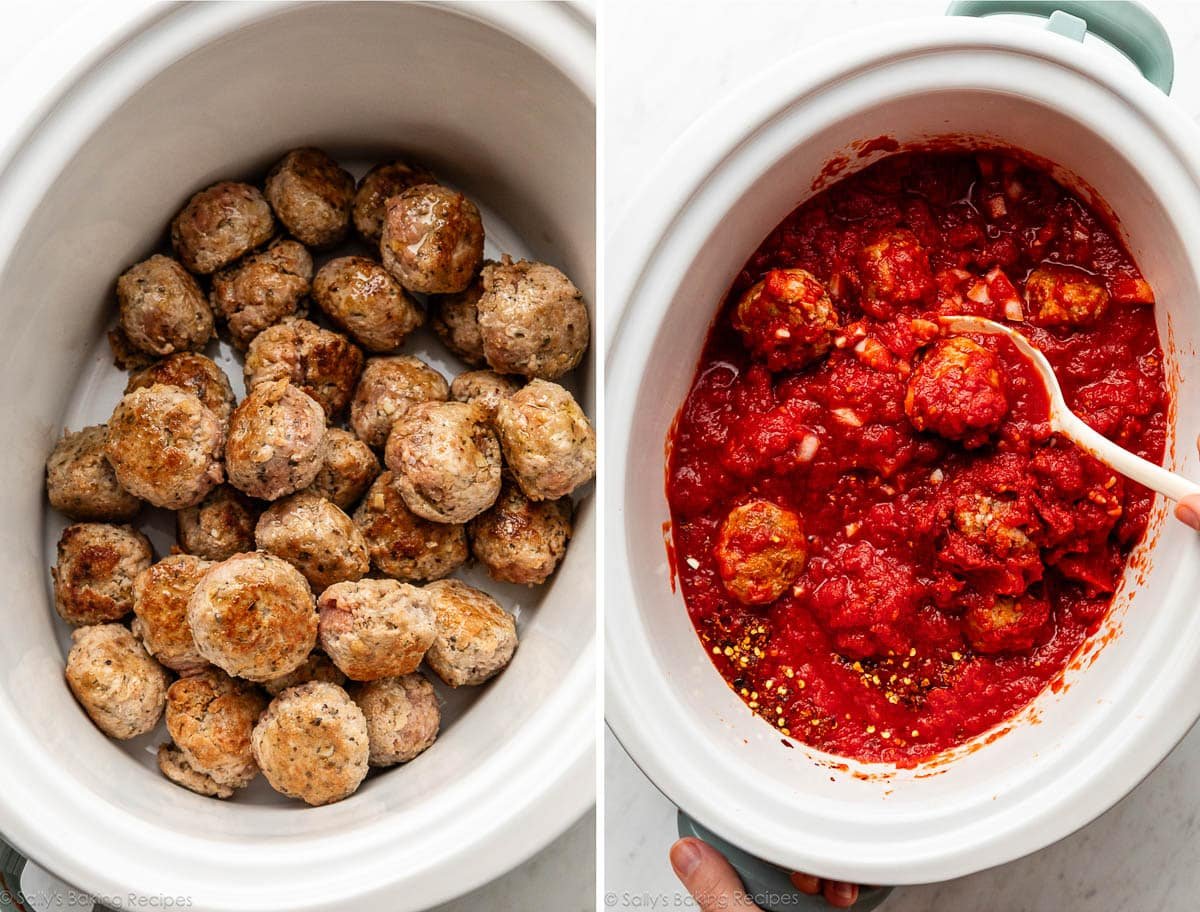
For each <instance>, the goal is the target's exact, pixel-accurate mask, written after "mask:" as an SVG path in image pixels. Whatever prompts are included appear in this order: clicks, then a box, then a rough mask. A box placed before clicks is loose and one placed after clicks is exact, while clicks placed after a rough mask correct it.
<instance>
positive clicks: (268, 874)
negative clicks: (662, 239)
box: [0, 4, 595, 912]
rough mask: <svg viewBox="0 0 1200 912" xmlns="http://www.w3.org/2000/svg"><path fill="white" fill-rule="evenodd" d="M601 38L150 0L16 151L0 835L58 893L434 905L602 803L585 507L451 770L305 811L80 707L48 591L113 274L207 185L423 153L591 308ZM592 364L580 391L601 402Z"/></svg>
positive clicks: (7, 241) (498, 232)
mask: <svg viewBox="0 0 1200 912" xmlns="http://www.w3.org/2000/svg"><path fill="white" fill-rule="evenodd" d="M592 54H593V41H592V35H591V29H590V23H589V22H588V20H587V19H586V17H583V16H581V15H579V14H578V13H577V12H576V11H575V10H573V9H572V8H570V7H566V6H552V5H544V6H543V5H526V4H504V5H498V6H492V5H484V4H465V5H462V6H459V7H456V8H454V9H452V10H451V9H446V8H439V7H435V6H431V5H426V4H405V5H393V4H363V5H358V4H341V5H335V6H322V5H308V6H297V5H291V4H278V5H225V4H204V5H196V6H185V7H182V8H179V7H156V8H154V9H153V10H151V11H150V13H149V14H147V15H146V16H144V17H143V19H142V21H141V22H140V23H139V24H138V26H137V27H136V28H134V29H131V30H130V32H129V33H127V34H125V35H123V36H121V40H119V41H117V42H114V43H112V44H111V45H110V46H109V47H106V48H102V49H100V51H99V52H98V53H97V54H96V55H95V56H94V58H92V59H87V60H83V61H81V63H80V65H79V67H78V68H77V71H76V72H75V73H74V74H73V76H72V79H71V80H68V81H67V83H66V84H65V85H64V87H63V88H64V90H65V92H64V94H63V95H62V96H61V97H58V98H53V97H48V98H46V99H45V104H43V105H41V106H40V107H38V108H36V109H34V114H33V116H31V118H30V119H29V123H30V125H31V126H33V125H36V129H35V130H34V132H33V133H32V134H31V135H29V136H28V137H27V138H26V139H25V140H24V141H23V142H20V143H17V142H13V143H11V144H10V145H9V147H8V148H10V149H13V150H15V155H14V157H13V158H12V160H11V161H8V162H6V163H5V166H4V170H3V171H2V172H0V199H2V200H3V205H2V206H0V306H2V307H4V308H5V312H6V327H7V330H8V338H9V340H10V344H11V346H12V348H11V355H10V356H9V357H7V358H6V359H5V360H4V362H3V364H0V389H3V390H5V392H6V401H8V403H9V406H8V407H7V409H6V417H7V419H8V427H7V431H8V436H9V439H10V441H11V443H10V446H9V448H8V449H6V451H5V456H4V461H3V465H4V468H5V476H6V485H5V487H4V491H3V493H2V494H0V497H2V498H3V509H4V510H5V513H6V515H7V516H8V517H9V519H10V523H9V524H8V525H7V526H6V528H5V529H4V530H3V531H0V567H2V568H3V572H4V575H5V579H6V580H7V581H8V584H9V591H10V592H11V593H14V594H18V593H19V595H17V596H16V597H13V598H10V599H9V600H8V601H7V603H6V605H5V608H4V610H5V611H6V612H8V619H9V623H8V625H7V632H6V635H5V637H4V638H3V639H2V640H0V727H2V728H3V730H4V731H5V735H6V737H5V741H6V745H5V751H4V753H3V755H2V756H0V773H2V774H3V776H4V778H5V780H6V782H8V783H9V786H8V787H7V788H6V789H5V791H4V794H3V795H0V832H3V834H4V835H5V836H6V837H7V838H9V839H10V840H11V841H12V842H13V843H14V844H15V845H17V846H18V847H19V848H21V849H22V850H23V851H25V852H26V853H28V854H29V855H30V856H31V857H34V858H36V859H38V860H39V862H41V863H42V864H43V865H45V866H46V867H47V868H49V869H51V870H52V871H54V872H55V873H56V874H58V875H59V876H61V877H62V878H64V879H65V880H67V881H68V882H70V883H72V884H75V885H77V886H79V887H80V888H82V889H86V890H88V891H90V892H93V893H96V894H100V895H109V896H127V895H129V894H135V895H141V896H147V897H153V896H187V897H190V898H191V904H192V906H193V907H194V908H198V909H213V910H234V909H237V910H256V909H263V910H266V909H271V910H276V912H278V910H290V909H297V910H299V909H306V910H308V909H314V910H315V909H335V908H338V909H342V908H347V907H348V906H350V905H355V906H356V907H358V908H366V909H375V908H378V909H388V910H398V909H416V908H424V907H426V906H428V905H430V904H433V903H435V902H438V901H441V900H444V899H447V898H449V897H451V896H455V895H459V894H461V893H464V892H466V891H468V890H470V889H472V888H473V887H475V886H477V885H479V884H480V883H483V882H485V881H487V880H489V879H491V878H492V877H494V876H496V875H498V874H500V873H502V872H503V871H505V870H508V869H509V868H511V867H512V866H513V865H515V864H517V863H519V862H520V861H522V860H523V859H524V858H526V857H528V856H529V855H530V854H532V853H533V852H535V851H536V850H537V849H538V848H540V847H541V846H542V845H545V844H546V843H547V842H548V841H549V840H550V839H552V838H553V837H554V836H556V835H557V834H558V833H560V832H561V831H562V830H564V829H565V828H566V827H567V826H568V825H570V824H571V823H572V822H573V821H575V820H576V819H577V818H578V817H579V816H580V815H581V814H582V813H583V812H584V811H585V810H586V808H587V807H588V805H589V804H590V803H591V801H592V794H593V791H592V785H593V781H594V780H593V746H592V732H593V728H592V718H593V709H592V707H593V705H594V704H593V697H592V689H593V683H594V658H593V655H594V651H593V618H594V614H593V605H592V600H591V595H590V594H591V591H592V582H591V581H592V576H593V572H594V531H593V523H594V519H593V512H592V508H591V503H590V500H588V501H586V502H585V503H584V504H583V505H582V508H581V510H580V513H579V516H578V523H577V534H576V538H575V540H574V541H573V543H572V547H571V550H570V553H569V555H568V558H567V561H566V562H565V564H564V566H563V567H562V569H561V570H560V572H559V574H558V576H557V577H556V578H555V581H554V583H553V585H552V586H551V587H550V588H548V590H547V591H546V594H545V597H544V598H541V599H540V600H539V598H538V597H537V595H536V594H535V593H530V592H521V593H517V592H516V591H515V590H509V591H506V593H505V595H506V596H508V597H509V598H516V597H519V598H520V599H521V604H520V607H521V615H520V618H521V620H520V623H521V634H522V646H521V649H520V650H519V653H518V657H517V659H515V660H514V663H513V665H512V666H511V667H510V668H509V670H508V671H507V672H506V673H505V674H504V675H502V676H501V677H500V678H499V679H497V680H496V681H495V682H494V683H493V684H492V685H490V686H488V687H487V688H485V689H483V690H482V691H481V692H480V694H479V695H478V697H477V699H475V700H474V701H473V702H472V701H461V702H460V705H459V706H458V708H457V709H456V710H455V711H452V712H451V713H450V714H449V715H450V717H451V720H450V724H449V725H448V726H447V728H446V730H445V732H444V734H443V736H442V737H441V738H440V739H439V741H438V745H437V748H436V749H437V750H438V751H439V752H440V754H439V756H438V759H437V762H436V763H433V762H429V763H425V764H423V765H418V763H414V764H412V765H411V766H410V767H409V768H406V769H404V770H400V771H397V774H396V775H384V776H377V777H373V778H372V779H371V780H370V781H369V782H368V783H366V785H364V787H363V788H362V789H360V791H359V792H358V793H357V794H356V795H355V796H353V797H352V798H351V799H349V800H347V801H345V802H342V803H340V804H338V805H333V806H330V807H327V808H321V809H316V810H308V809H305V808H302V807H300V806H297V805H295V804H292V803H285V802H282V801H277V800H275V799H274V797H273V796H270V795H269V794H267V793H265V792H262V791H260V792H259V793H258V794H257V796H255V799H254V800H251V801H242V802H237V803H218V802H213V801H209V800H206V799H202V798H200V797H198V796H194V795H191V794H189V793H187V792H184V791H183V790H180V789H178V788H176V787H174V786H171V785H170V784H168V783H166V782H165V780H163V779H162V778H161V777H160V776H159V775H158V774H157V772H155V771H154V770H153V769H152V768H151V766H150V764H148V763H146V762H140V763H131V762H130V756H131V754H130V752H129V751H128V750H125V749H123V748H122V747H121V746H118V745H115V744H113V743H111V742H109V741H108V740H107V739H105V738H103V737H102V736H101V735H99V734H98V733H97V732H96V731H95V730H94V728H93V727H92V726H91V725H90V723H89V722H88V721H87V720H86V718H85V717H84V716H83V715H82V713H81V712H80V711H79V709H78V707H77V706H76V705H75V704H74V702H73V700H72V699H71V697H70V695H69V693H68V692H67V690H66V688H65V687H64V686H63V683H62V678H61V674H62V659H63V651H62V647H61V644H60V642H59V641H58V636H57V635H58V634H60V633H61V627H60V626H59V625H58V624H57V622H56V621H55V620H53V611H52V609H51V608H50V607H49V604H48V594H49V593H48V586H47V581H46V575H45V567H46V560H45V553H44V550H43V548H44V545H45V543H46V542H47V541H48V540H49V539H51V538H52V537H53V523H51V524H47V523H46V522H45V513H44V501H43V497H42V495H41V485H42V478H41V474H42V468H41V466H42V463H43V461H44V459H45V454H46V452H47V451H48V449H49V447H50V446H51V445H52V443H53V440H54V439H55V438H56V436H57V434H58V433H59V430H60V428H61V426H62V425H63V423H64V421H68V422H69V423H71V424H72V425H78V424H79V423H81V422H82V421H84V420H95V419H97V418H99V417H102V415H100V414H99V413H100V412H102V411H103V410H104V408H105V406H104V405H102V404H101V400H102V399H103V400H106V401H107V402H108V403H111V401H112V398H113V397H114V396H115V386H114V384H115V380H114V377H115V375H114V374H112V373H111V368H110V367H108V366H107V365H106V364H105V362H104V353H103V351H102V349H101V348H98V347H97V339H98V336H99V333H100V331H101V329H102V328H103V326H104V324H105V323H106V322H107V320H108V319H109V318H110V316H111V312H112V311H111V284H112V281H113V278H114V277H115V275H116V274H117V273H118V272H119V271H121V269H123V268H124V267H125V266H127V265H128V264H129V263H131V262H133V261H134V260H136V259H138V258H139V257H140V256H142V255H144V253H145V251H146V250H147V249H149V248H150V247H152V246H154V244H155V243H157V242H158V241H159V239H160V237H161V233H162V231H163V229H164V226H165V225H166V222H167V221H168V220H169V218H170V216H171V215H172V214H173V212H174V211H176V210H177V209H178V208H179V206H180V205H181V204H182V202H183V201H184V200H185V199H186V198H187V196H188V195H189V194H190V193H191V192H193V191H194V190H195V189H198V188H199V187H202V186H204V185H206V184H207V183H209V182H211V181H213V180H215V179H218V178H220V177H224V176H227V175H231V174H232V175H238V176H241V175H246V176H249V175H253V174H254V173H256V172H261V171H262V170H263V168H264V167H265V166H266V165H268V164H269V163H270V162H271V161H272V160H273V159H274V158H276V157H277V156H278V155H279V154H280V153H281V152H283V151H285V150H286V149H287V148H289V147H292V146H295V145H299V144H303V143H313V144H319V145H323V146H326V147H327V148H329V149H330V151H331V152H333V153H334V154H335V155H338V156H339V157H342V158H345V159H355V160H365V159H367V158H371V157H374V156H376V155H381V154H386V153H389V152H404V153H408V154H411V155H412V156H413V157H415V158H417V159H420V160H424V161H426V162H428V163H429V164H430V165H431V166H432V167H433V168H434V169H435V170H437V171H438V172H439V173H441V174H443V175H445V176H446V177H447V178H448V179H449V180H450V181H451V182H453V183H455V184H457V185H459V186H461V187H463V188H464V189H465V190H466V192H468V193H469V194H471V195H472V196H473V197H475V198H477V199H478V200H479V201H480V203H481V207H482V208H483V209H484V210H485V220H486V221H487V223H488V229H489V233H490V234H491V236H492V238H493V240H494V241H498V242H499V245H498V246H499V247H503V248H509V249H513V250H514V252H524V253H530V254H532V255H535V256H538V257H539V258H542V259H546V260H548V261H550V262H554V263H556V264H558V265H560V266H562V267H563V268H564V269H565V270H566V271H567V272H568V273H569V274H570V275H571V276H572V277H573V278H574V279H575V281H576V282H577V283H578V284H579V285H580V287H581V288H582V289H583V290H584V293H585V296H586V297H587V298H588V300H589V301H590V300H591V299H592V293H593V289H594V201H593V189H594V152H595V149H594V132H593V119H594V107H593V100H592V98H593V85H592V71H591V60H592ZM213 87H219V88H218V89H216V90H214V88H213ZM41 116H44V119H41V120H40V122H39V120H38V118H39V117H41ZM413 350H415V351H418V352H419V351H422V350H423V349H422V348H421V347H417V348H415V349H413ZM445 366H446V367H447V368H449V367H450V365H449V364H448V363H447V364H446V365H445ZM593 371H594V364H593V363H592V362H591V361H590V360H589V362H588V364H587V365H586V366H585V369H584V370H583V371H582V382H581V392H582V397H583V401H584V404H585V408H587V409H588V410H589V411H592V412H594V407H595V399H594V384H593V383H592V382H591V378H592V377H593ZM110 387H111V388H110ZM136 748H137V746H135V751H136ZM134 756H135V757H136V756H138V755H137V754H136V753H135V754H134ZM427 757H428V758H430V759H432V758H433V757H434V754H433V753H432V752H431V753H430V754H428V755H427ZM139 759H143V761H144V759H145V758H139Z"/></svg>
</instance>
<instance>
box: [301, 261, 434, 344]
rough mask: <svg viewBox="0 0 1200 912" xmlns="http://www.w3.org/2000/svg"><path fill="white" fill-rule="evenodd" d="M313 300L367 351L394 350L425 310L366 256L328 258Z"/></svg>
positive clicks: (320, 274)
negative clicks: (422, 310)
mask: <svg viewBox="0 0 1200 912" xmlns="http://www.w3.org/2000/svg"><path fill="white" fill-rule="evenodd" d="M313 300H315V301H316V302H317V306H318V307H320V308H321V310H322V311H324V313H325V315H326V316H327V317H329V319H330V320H331V321H332V322H333V324H334V325H335V326H337V327H339V328H340V329H341V330H342V331H343V332H346V333H349V334H350V335H351V336H353V337H354V340H355V341H356V342H358V343H359V344H360V345H362V347H363V348H365V349H366V350H367V351H372V352H386V351H391V350H392V349H394V348H396V347H397V346H399V345H400V343H401V342H403V341H404V340H405V339H406V338H407V337H408V334H409V333H411V332H412V331H413V330H414V329H416V328H417V327H418V326H420V325H421V324H422V323H423V322H424V321H425V315H424V314H422V313H421V310H420V308H418V307H417V304H416V302H415V301H413V299H412V298H411V297H409V295H408V292H406V291H405V290H404V289H403V288H401V287H400V283H399V282H397V281H396V280H395V279H393V278H392V276H391V274H390V273H389V272H388V271H387V270H386V269H384V268H383V267H382V266H380V265H379V264H378V263H376V262H375V261H374V260H368V259H367V258H366V257H360V256H345V257H338V258H337V259H336V260H330V261H329V262H328V263H326V264H325V265H324V266H322V267H321V270H320V272H318V273H317V277H316V278H315V279H313Z"/></svg>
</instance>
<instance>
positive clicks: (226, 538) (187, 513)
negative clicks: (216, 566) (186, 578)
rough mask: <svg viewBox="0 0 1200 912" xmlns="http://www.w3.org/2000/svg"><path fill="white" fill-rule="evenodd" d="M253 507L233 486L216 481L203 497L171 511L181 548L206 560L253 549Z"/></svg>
mask: <svg viewBox="0 0 1200 912" xmlns="http://www.w3.org/2000/svg"><path fill="white" fill-rule="evenodd" d="M256 521H257V516H256V510H255V508H254V506H253V505H252V504H251V503H250V499H249V498H248V497H246V496H245V495H244V494H242V492H241V491H239V490H238V489H237V488H234V487H231V486H230V485H220V486H219V487H216V488H213V489H212V491H210V492H209V494H208V496H207V497H205V498H204V500H202V501H200V503H198V504H197V505H196V506H194V507H187V508H186V509H183V510H180V511H179V512H178V513H176V514H175V537H176V539H177V540H178V542H179V547H180V549H181V550H183V551H184V552H186V553H187V554H194V555H196V556H197V557H203V558H204V559H205V560H210V561H223V560H227V559H228V558H231V557H233V556H234V555H235V554H239V553H241V552H242V551H253V550H254V524H255V522H256Z"/></svg>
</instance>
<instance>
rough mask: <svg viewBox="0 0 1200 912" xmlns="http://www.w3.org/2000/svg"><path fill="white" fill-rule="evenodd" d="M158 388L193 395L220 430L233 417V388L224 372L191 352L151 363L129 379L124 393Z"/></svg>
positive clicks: (213, 363)
mask: <svg viewBox="0 0 1200 912" xmlns="http://www.w3.org/2000/svg"><path fill="white" fill-rule="evenodd" d="M158 384H162V385H163V386H177V387H179V388H180V389H181V390H183V391H184V392H187V393H192V394H194V395H195V396H196V397H197V398H198V399H199V400H200V401H201V402H203V403H204V407H205V408H207V409H208V410H209V411H210V412H212V413H213V414H214V415H216V416H217V420H218V421H220V422H221V425H222V426H224V425H226V424H227V423H228V422H229V416H230V415H231V414H232V413H233V403H234V397H233V387H232V386H230V385H229V378H228V377H226V376H225V371H223V370H221V368H220V367H218V366H217V364H216V362H215V361H213V360H212V359H211V358H206V357H205V356H204V355H198V354H196V353H195V352H182V353H180V354H178V355H171V356H170V357H169V358H163V360H161V361H155V362H154V363H153V364H151V365H150V366H148V367H145V368H142V369H141V370H140V371H138V372H137V373H135V374H134V375H133V376H131V377H130V378H129V382H128V383H127V384H126V385H125V392H126V393H132V392H133V391H134V390H137V389H147V388H149V387H151V386H155V385H158Z"/></svg>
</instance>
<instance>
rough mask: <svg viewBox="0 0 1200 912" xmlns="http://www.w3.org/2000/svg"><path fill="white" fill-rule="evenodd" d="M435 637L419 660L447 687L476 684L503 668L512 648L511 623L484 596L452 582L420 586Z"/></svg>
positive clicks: (510, 618) (514, 638)
mask: <svg viewBox="0 0 1200 912" xmlns="http://www.w3.org/2000/svg"><path fill="white" fill-rule="evenodd" d="M425 591H426V592H428V593H429V594H430V595H431V596H432V598H433V610H434V613H435V614H436V617H437V636H436V637H435V638H434V641H433V645H432V646H430V647H429V652H427V653H426V654H425V661H426V662H427V663H429V667H430V668H432V669H433V670H434V671H435V672H437V676H438V677H439V678H441V679H442V680H443V681H445V682H446V683H447V684H449V685H450V686H451V687H463V686H472V685H475V684H482V683H483V682H484V681H486V680H488V679H489V678H491V677H493V676H494V675H496V674H498V673H500V672H501V671H503V670H504V668H505V666H507V665H508V663H509V661H510V660H511V659H512V657H513V653H514V652H515V651H516V649H517V624H516V621H514V620H513V616H512V615H511V614H509V613H508V612H507V611H505V610H504V609H503V608H501V607H500V605H499V604H498V603H497V602H496V600H495V599H493V598H492V597H491V596H490V595H488V594H487V593H486V592H480V591H479V590H478V589H474V588H472V587H470V586H468V585H467V584H466V583H462V582H459V581H458V580H438V581H437V582H436V583H430V584H429V585H427V586H426V587H425Z"/></svg>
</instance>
